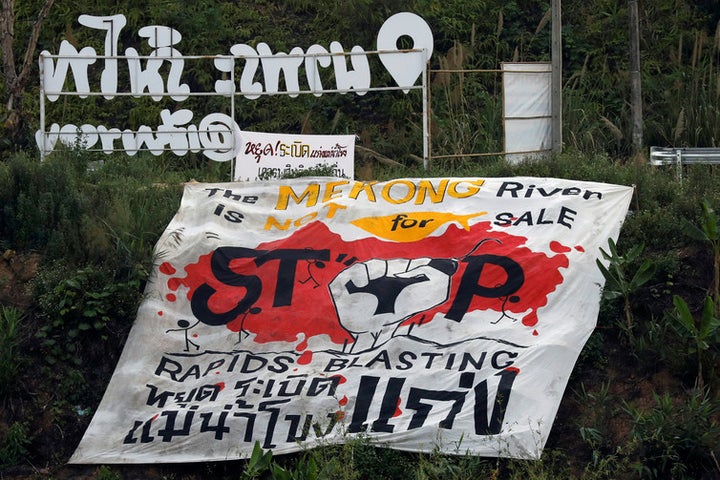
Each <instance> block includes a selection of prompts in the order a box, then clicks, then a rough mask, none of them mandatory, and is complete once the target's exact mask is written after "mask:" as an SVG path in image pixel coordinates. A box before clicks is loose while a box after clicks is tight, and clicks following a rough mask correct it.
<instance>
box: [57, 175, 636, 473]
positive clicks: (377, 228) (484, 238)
mask: <svg viewBox="0 0 720 480" xmlns="http://www.w3.org/2000/svg"><path fill="white" fill-rule="evenodd" d="M631 196H632V188H631V187H625V186H618V185H609V184H602V183H592V182H581V181H573V180H562V179H553V178H531V177H513V178H428V179H396V180H391V181H387V182H384V183H378V182H358V181H353V180H349V179H341V178H334V177H312V178H307V177H306V178H299V179H293V180H270V181H266V182H241V183H219V184H201V183H190V184H187V185H186V186H185V191H184V195H183V198H182V204H181V206H180V209H179V211H178V212H177V214H176V216H175V217H174V219H173V220H172V221H171V223H170V224H169V225H168V227H167V229H166V230H165V232H164V234H163V235H162V237H161V239H160V240H159V241H158V243H157V245H156V250H155V258H156V264H155V267H154V269H153V272H152V274H151V277H150V279H149V281H148V286H147V288H146V294H145V297H144V300H143V302H142V304H141V306H140V308H139V310H138V315H137V319H136V321H135V324H134V325H133V327H132V329H131V332H130V335H129V337H128V339H127V343H126V346H125V349H124V351H123V353H122V355H121V358H120V360H119V362H118V365H117V367H116V370H115V373H114V374H113V377H112V379H111V381H110V384H109V386H108V388H107V391H106V392H105V395H104V397H103V399H102V402H101V404H100V406H99V407H98V409H97V411H96V413H95V415H94V417H93V419H92V421H91V423H90V425H89V427H88V429H87V431H86V433H85V435H84V437H83V439H82V441H81V443H80V445H79V446H78V448H77V450H76V451H75V453H74V455H73V457H72V458H71V460H70V462H71V463H104V464H110V463H156V462H163V463H174V462H182V463H185V462H201V461H202V462H205V461H218V460H232V459H240V458H247V457H248V456H249V455H250V453H251V452H252V449H253V445H254V444H255V442H259V444H260V446H261V447H262V448H263V449H266V450H272V451H273V452H274V453H275V454H283V453H289V452H296V451H299V450H301V449H305V448H311V447H314V446H318V445H327V444H333V443H343V442H346V441H348V440H349V439H351V438H353V437H355V436H363V437H366V438H370V439H371V440H373V441H375V442H377V443H378V444H381V445H383V446H387V447H390V448H396V449H400V450H407V451H414V452H432V451H439V452H443V453H449V454H466V453H467V454H471V455H479V456H503V457H513V458H527V459H537V458H539V457H540V455H541V453H542V450H543V448H544V445H545V442H546V440H547V438H548V435H549V433H550V429H551V427H552V424H553V421H554V419H555V414H556V412H557V409H558V406H559V404H560V401H561V398H562V395H563V392H564V389H565V386H566V384H567V381H568V377H569V376H570V373H571V371H572V368H573V366H574V364H575V361H576V360H577V357H578V354H579V353H580V350H581V349H582V347H583V345H584V344H585V342H586V340H587V339H588V337H589V336H590V334H591V332H592V331H593V329H594V327H595V324H596V321H597V314H598V309H599V303H600V295H601V290H602V286H603V284H604V279H603V277H602V274H601V272H600V271H599V269H598V268H597V265H596V259H597V258H598V257H599V256H600V255H599V248H601V247H605V246H606V245H607V241H608V239H610V238H612V239H613V240H616V239H617V237H618V235H619V231H620V227H621V225H622V222H623V219H624V217H625V215H626V213H627V210H628V206H629V203H630V199H631Z"/></svg>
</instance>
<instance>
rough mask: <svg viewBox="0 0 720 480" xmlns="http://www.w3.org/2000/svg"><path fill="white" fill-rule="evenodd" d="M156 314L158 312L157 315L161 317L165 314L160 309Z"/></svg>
mask: <svg viewBox="0 0 720 480" xmlns="http://www.w3.org/2000/svg"><path fill="white" fill-rule="evenodd" d="M157 314H158V317H162V316H163V315H165V313H164V312H163V311H162V310H160V311H159V312H158V313H157Z"/></svg>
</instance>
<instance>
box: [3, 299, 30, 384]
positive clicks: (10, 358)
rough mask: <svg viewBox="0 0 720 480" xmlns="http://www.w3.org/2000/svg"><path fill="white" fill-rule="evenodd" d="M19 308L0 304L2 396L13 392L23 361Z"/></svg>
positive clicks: (20, 313) (21, 315) (22, 315)
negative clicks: (20, 350)
mask: <svg viewBox="0 0 720 480" xmlns="http://www.w3.org/2000/svg"><path fill="white" fill-rule="evenodd" d="M23 317H24V314H23V313H22V312H21V311H20V310H19V309H17V308H14V307H6V306H4V305H0V398H2V397H3V396H5V395H7V394H9V393H11V392H12V391H13V390H14V388H15V380H16V378H17V375H18V371H19V369H20V364H21V362H22V359H21V356H20V352H19V348H18V347H19V346H20V340H19V334H20V327H21V326H20V322H21V321H22V319H23Z"/></svg>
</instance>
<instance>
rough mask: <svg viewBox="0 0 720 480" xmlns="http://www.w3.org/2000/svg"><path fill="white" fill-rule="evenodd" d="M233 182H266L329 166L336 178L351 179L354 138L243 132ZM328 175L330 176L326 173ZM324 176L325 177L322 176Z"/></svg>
mask: <svg viewBox="0 0 720 480" xmlns="http://www.w3.org/2000/svg"><path fill="white" fill-rule="evenodd" d="M240 143H241V145H240V149H239V151H238V154H237V157H236V158H235V173H234V176H233V178H234V180H235V181H253V180H269V179H271V178H283V177H288V176H296V177H297V176H301V175H299V174H298V173H300V172H302V171H303V170H307V169H309V168H317V167H320V166H328V167H331V168H332V169H333V171H332V175H333V176H336V177H343V178H350V179H352V178H353V177H354V170H355V136H354V135H294V134H283V133H263V132H248V131H243V132H242V133H241V134H240ZM327 173H330V172H327ZM323 174H324V173H323Z"/></svg>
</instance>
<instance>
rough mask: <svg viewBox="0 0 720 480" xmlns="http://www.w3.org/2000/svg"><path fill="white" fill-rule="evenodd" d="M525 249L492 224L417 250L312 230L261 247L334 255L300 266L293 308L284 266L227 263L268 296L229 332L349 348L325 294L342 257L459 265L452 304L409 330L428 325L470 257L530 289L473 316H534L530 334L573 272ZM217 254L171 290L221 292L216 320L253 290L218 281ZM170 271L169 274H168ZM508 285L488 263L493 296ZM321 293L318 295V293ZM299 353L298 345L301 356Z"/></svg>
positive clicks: (489, 302)
mask: <svg viewBox="0 0 720 480" xmlns="http://www.w3.org/2000/svg"><path fill="white" fill-rule="evenodd" d="M483 240H485V241H483ZM488 240H491V241H488ZM526 242H527V238H526V237H522V236H517V235H511V234H508V233H506V232H505V231H494V230H492V225H491V223H490V222H480V223H476V224H475V225H472V226H471V227H470V230H469V231H466V230H465V229H463V228H461V227H458V226H456V225H449V226H448V228H447V230H446V232H445V234H444V235H442V236H440V237H426V238H424V239H422V240H418V241H416V242H413V243H412V244H408V243H401V242H386V241H384V240H381V239H378V238H364V239H360V240H354V241H345V240H343V239H342V237H341V236H340V235H338V234H335V233H333V232H331V231H330V230H329V229H328V227H327V226H326V225H325V224H323V223H321V222H312V223H310V224H308V225H306V226H305V227H303V228H301V229H299V230H297V231H295V232H293V234H292V235H290V236H288V237H286V238H283V239H280V240H276V241H273V242H268V243H264V244H260V245H258V246H257V250H265V251H275V250H279V249H298V248H307V249H313V250H325V249H327V250H328V251H329V260H326V261H323V267H322V268H320V267H318V266H314V264H312V263H310V262H306V261H303V260H300V261H298V262H297V264H296V268H295V272H294V275H295V277H294V279H292V285H293V291H292V301H291V304H290V305H285V306H275V305H274V300H275V294H276V288H277V287H278V273H279V269H278V265H279V263H280V262H279V261H277V260H269V261H263V262H256V259H255V258H236V259H232V260H230V261H229V268H230V269H231V270H232V271H233V272H235V273H237V274H238V275H247V276H254V277H256V278H258V279H259V280H260V281H261V284H262V290H261V292H260V296H259V298H258V300H257V301H256V302H255V303H254V304H253V307H254V308H256V309H257V312H245V313H241V314H239V315H238V316H237V317H236V318H235V319H234V320H232V321H231V322H229V323H228V324H227V325H226V327H227V328H228V329H229V330H231V331H233V332H238V331H240V330H241V329H242V330H244V331H246V332H248V333H252V334H255V337H254V341H255V342H256V343H267V342H274V341H283V342H295V341H296V340H297V338H298V336H299V335H301V334H302V335H303V338H304V340H303V344H304V343H306V342H307V340H308V339H310V338H312V337H315V336H317V335H327V336H328V337H329V339H330V341H332V342H333V343H335V344H338V345H342V344H344V343H348V342H351V341H352V337H351V336H350V334H349V333H348V332H347V331H346V330H345V329H344V328H343V327H342V325H341V324H340V322H339V321H338V317H337V312H336V310H335V304H334V303H333V300H332V297H331V296H330V291H329V289H328V288H327V285H329V284H330V282H331V281H332V280H333V279H334V278H335V277H336V276H337V275H338V274H339V273H340V272H341V271H343V270H344V269H346V268H348V265H346V264H345V263H343V262H342V261H340V260H337V261H336V260H335V259H336V258H338V255H341V254H343V258H344V259H348V258H355V259H357V260H356V263H357V262H364V261H367V260H370V259H395V258H409V257H410V258H412V255H411V252H420V253H421V254H422V256H424V257H431V258H448V259H454V260H455V261H457V263H458V268H457V271H456V272H455V273H454V275H453V277H452V281H451V284H450V292H449V296H448V301H446V302H445V303H443V304H441V305H438V306H436V307H434V308H432V309H430V310H427V311H424V312H420V313H418V314H416V315H414V316H411V317H409V318H408V319H407V320H406V321H405V322H404V323H403V324H404V325H410V324H413V323H421V322H427V321H428V319H432V318H433V317H435V316H436V315H437V314H440V315H443V314H446V313H447V312H448V310H449V309H450V306H451V305H452V301H453V299H454V298H455V296H456V294H457V291H458V286H459V284H460V279H461V278H462V275H463V273H464V272H465V270H466V268H467V265H468V263H467V261H466V260H465V257H466V256H467V255H468V253H469V252H471V255H472V256H479V255H497V256H504V257H508V258H510V259H512V260H514V261H515V262H517V263H518V264H519V265H520V266H521V267H522V269H523V272H524V276H525V282H524V283H523V285H522V286H521V287H520V288H519V289H518V290H517V291H516V292H514V293H513V294H512V300H511V301H507V300H508V299H507V298H504V297H503V298H488V297H482V296H474V297H473V298H472V300H471V302H470V305H469V308H468V312H472V311H476V310H479V311H487V310H491V311H495V312H502V313H506V314H507V315H512V314H513V313H515V314H521V313H523V312H527V311H528V310H530V311H531V312H532V313H530V314H529V315H526V316H525V318H523V322H522V323H523V325H525V326H527V327H532V326H535V325H536V324H537V322H538V318H537V311H538V309H540V308H541V307H543V306H545V305H546V304H547V299H548V295H549V294H550V293H551V292H553V291H554V290H555V289H556V288H557V286H558V285H560V284H561V283H562V282H563V276H562V274H561V272H560V269H562V268H567V266H568V265H569V261H568V258H567V256H566V255H564V254H563V253H558V254H556V255H554V256H548V255H546V254H545V253H542V252H535V251H532V250H530V248H528V247H527V246H526ZM555 243H557V245H556V246H555V247H553V248H555V249H558V248H560V247H562V245H561V244H560V243H558V242H555ZM562 248H565V247H562ZM213 254H214V251H213V252H209V253H207V254H205V255H202V256H200V257H199V258H198V259H197V261H196V262H195V263H191V264H188V265H185V266H184V267H183V270H184V272H185V273H186V276H185V277H172V278H169V279H168V282H167V285H168V288H170V289H171V290H177V289H178V288H179V287H180V286H184V287H186V288H187V290H188V293H187V296H188V299H192V296H193V294H194V293H195V292H196V291H197V289H198V288H200V287H201V286H203V285H206V286H207V287H210V288H211V289H212V290H213V291H214V292H215V293H214V294H213V295H212V296H211V297H210V299H209V301H208V308H209V309H210V310H211V311H212V312H216V313H222V312H228V311H231V310H232V309H233V308H235V307H237V305H238V302H239V301H241V300H242V299H243V298H245V296H246V293H247V290H246V288H245V287H243V286H237V285H228V284H225V283H223V282H221V281H219V280H218V279H217V278H215V275H214V274H213V272H212V268H211V259H212V256H213ZM165 270H166V271H169V270H168V269H167V267H165ZM506 279H507V274H506V271H505V270H504V269H503V268H500V267H498V266H496V265H494V264H492V263H487V264H486V265H485V267H484V268H483V271H482V273H481V275H480V279H479V281H478V284H479V285H481V286H486V287H489V288H492V287H495V286H497V285H500V284H502V283H504V282H505V281H506ZM285 280H286V281H290V279H285ZM318 285H319V286H320V288H316V287H317V286H318ZM301 345H302V344H301ZM301 345H298V351H299V350H300V349H301V348H300V347H301Z"/></svg>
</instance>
